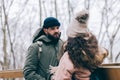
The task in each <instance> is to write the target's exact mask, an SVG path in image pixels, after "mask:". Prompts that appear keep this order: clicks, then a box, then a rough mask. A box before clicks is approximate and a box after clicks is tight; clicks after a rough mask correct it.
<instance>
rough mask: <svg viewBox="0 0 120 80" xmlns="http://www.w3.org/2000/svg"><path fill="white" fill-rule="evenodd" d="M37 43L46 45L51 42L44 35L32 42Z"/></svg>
mask: <svg viewBox="0 0 120 80" xmlns="http://www.w3.org/2000/svg"><path fill="white" fill-rule="evenodd" d="M37 41H43V42H46V43H49V42H51V40H50V39H49V38H48V37H47V36H45V35H41V36H40V37H38V38H37V39H36V40H35V41H34V42H37Z"/></svg>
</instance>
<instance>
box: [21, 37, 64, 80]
mask: <svg viewBox="0 0 120 80" xmlns="http://www.w3.org/2000/svg"><path fill="white" fill-rule="evenodd" d="M37 41H42V46H41V47H42V51H41V52H39V45H38V43H37ZM61 46H62V41H61V40H59V41H58V43H57V44H54V43H51V40H50V39H49V38H47V37H46V36H45V35H42V36H40V37H39V38H38V39H37V40H36V41H35V42H34V43H33V44H31V46H30V47H29V48H28V52H27V56H26V61H25V66H24V70H23V74H24V77H25V79H26V80H50V73H49V71H48V69H49V65H52V66H57V65H58V62H59V61H58V59H57V57H58V56H59V54H60V49H61ZM38 54H39V55H38Z"/></svg>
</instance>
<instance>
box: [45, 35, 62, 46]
mask: <svg viewBox="0 0 120 80" xmlns="http://www.w3.org/2000/svg"><path fill="white" fill-rule="evenodd" d="M54 35H58V36H56V37H55V36H54ZM60 36H61V33H54V34H53V35H51V34H49V33H48V34H47V37H48V38H49V39H50V40H52V43H54V44H57V43H58V41H59V39H60Z"/></svg>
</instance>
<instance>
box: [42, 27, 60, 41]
mask: <svg viewBox="0 0 120 80" xmlns="http://www.w3.org/2000/svg"><path fill="white" fill-rule="evenodd" d="M44 32H45V33H46V35H47V36H48V38H49V39H51V40H53V41H58V40H59V38H60V31H59V26H54V27H49V28H48V29H44Z"/></svg>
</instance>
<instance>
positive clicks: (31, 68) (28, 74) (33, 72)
mask: <svg viewBox="0 0 120 80" xmlns="http://www.w3.org/2000/svg"><path fill="white" fill-rule="evenodd" d="M38 51H39V47H38V45H35V44H33V45H31V46H30V47H29V48H28V52H27V56H26V60H25V66H24V69H23V74H24V78H25V80H45V78H43V77H42V76H41V75H39V74H37V67H38Z"/></svg>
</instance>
